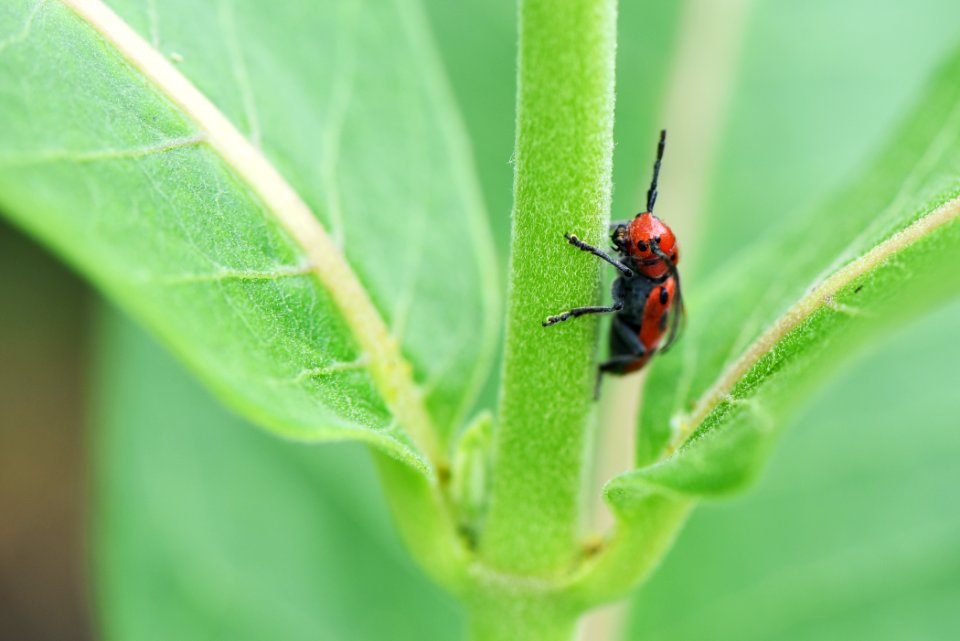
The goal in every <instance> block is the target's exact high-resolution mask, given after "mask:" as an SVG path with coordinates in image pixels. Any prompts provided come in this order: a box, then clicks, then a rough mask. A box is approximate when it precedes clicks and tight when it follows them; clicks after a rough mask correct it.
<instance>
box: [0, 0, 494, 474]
mask: <svg viewBox="0 0 960 641" xmlns="http://www.w3.org/2000/svg"><path fill="white" fill-rule="evenodd" d="M113 11H116V14H118V15H115V14H113ZM131 27H132V29H131ZM134 30H135V31H134ZM7 34H9V35H7ZM0 86H2V87H3V90H2V93H0V118H2V120H3V122H4V125H5V126H4V128H3V132H2V134H0V205H2V207H3V209H4V210H5V211H6V212H7V213H9V214H10V215H11V216H12V217H13V219H14V221H15V222H17V223H18V224H20V225H21V226H23V227H24V228H25V229H27V230H28V231H30V232H31V233H33V234H35V235H37V236H38V237H40V238H41V239H43V240H44V242H46V243H47V244H48V245H50V246H51V247H53V248H54V249H55V250H56V251H57V252H58V253H60V254H61V255H62V256H63V257H64V258H66V259H67V260H68V261H69V262H71V263H72V264H73V265H74V266H75V267H76V268H77V269H79V270H80V271H82V272H83V273H84V274H86V275H87V276H89V277H90V278H91V279H92V280H93V281H94V282H96V283H97V285H98V286H99V287H101V288H102V289H103V290H104V291H105V292H107V293H108V294H109V295H110V296H112V297H113V298H115V299H116V300H118V301H119V302H120V303H121V304H122V305H123V306H124V307H126V308H127V309H129V310H131V311H133V312H134V314H135V315H136V316H137V317H138V318H139V319H140V320H141V321H143V322H144V323H146V324H147V325H148V326H149V327H150V328H151V329H153V330H154V331H155V332H157V333H158V334H159V335H161V336H162V337H163V339H164V340H165V342H167V343H168V344H169V345H170V346H172V347H173V349H174V350H175V351H176V352H177V353H178V354H179V355H180V356H181V357H182V358H184V359H185V360H186V361H187V362H188V363H189V364H190V365H191V367H192V368H193V369H194V370H195V371H197V372H198V373H199V374H200V375H201V376H202V378H204V379H205V381H206V382H207V383H208V384H209V385H211V386H212V387H213V388H214V389H216V390H217V391H218V392H219V393H220V394H221V395H222V396H223V397H224V398H226V399H227V400H228V401H229V402H230V403H231V404H232V405H233V406H234V407H237V408H239V409H240V410H241V411H242V412H243V413H244V414H245V415H246V416H247V417H249V418H252V419H254V420H255V421H257V422H259V423H261V424H264V425H266V426H268V427H270V428H273V429H274V430H276V431H278V432H280V433H284V434H286V435H289V436H293V437H296V438H300V439H305V440H325V439H343V438H355V439H358V440H363V441H368V442H372V443H374V444H376V445H378V446H379V447H381V448H383V449H384V450H386V451H387V452H388V453H390V454H392V455H394V456H397V457H400V458H402V459H404V460H407V461H408V462H411V463H413V464H415V465H418V466H421V467H422V466H424V465H425V463H424V458H423V457H424V451H427V453H428V455H430V456H436V455H437V452H438V451H439V450H440V448H442V447H443V445H442V443H443V442H444V441H445V439H446V437H447V436H448V435H449V434H451V433H452V432H453V430H454V429H456V427H457V426H458V425H459V424H460V423H461V422H462V420H463V417H464V415H465V413H466V412H467V411H468V410H469V408H470V405H471V404H472V400H473V398H474V395H475V392H476V390H477V388H478V386H479V385H480V384H481V383H482V379H483V377H484V376H485V375H486V372H487V367H488V364H489V363H488V362H489V358H490V356H491V353H492V348H493V339H494V335H495V327H496V321H497V316H498V315H497V312H496V308H497V296H496V292H495V290H496V281H495V274H494V273H493V269H492V268H491V267H490V265H491V264H492V245H491V242H490V239H489V230H488V229H487V226H486V222H485V220H484V218H483V210H482V205H481V202H480V197H479V195H478V190H477V187H476V185H475V183H474V177H473V174H472V168H471V163H470V160H469V157H468V152H467V148H466V145H465V143H464V139H463V135H462V132H461V130H460V124H459V122H458V119H457V115H456V113H455V110H454V108H453V106H452V103H451V100H450V98H449V95H448V91H447V89H446V87H445V85H444V82H443V79H442V76H441V73H440V71H439V69H438V66H437V64H436V60H435V59H434V53H433V50H432V48H431V45H430V42H429V38H428V37H427V35H426V31H425V29H424V28H423V20H422V17H421V15H420V11H419V8H418V6H417V5H416V4H415V3H414V2H412V1H409V2H408V1H402V2H386V1H382V2H380V1H372V2H347V1H345V2H334V3H313V4H309V5H304V6H292V5H286V4H281V5H277V6H273V5H270V6H267V5H265V4H263V3H257V2H252V1H237V2H200V3H193V2H185V1H184V2H163V3H159V2H156V3H155V2H147V3H139V2H125V1H123V0H117V1H116V2H113V3H111V7H110V8H107V7H105V6H104V5H101V4H100V3H99V2H94V1H88V0H76V1H73V2H69V3H67V4H64V3H61V2H60V1H57V0H48V1H40V2H23V1H19V0H18V1H16V2H11V3H6V4H5V6H4V8H3V10H0ZM424 408H426V409H424Z"/></svg>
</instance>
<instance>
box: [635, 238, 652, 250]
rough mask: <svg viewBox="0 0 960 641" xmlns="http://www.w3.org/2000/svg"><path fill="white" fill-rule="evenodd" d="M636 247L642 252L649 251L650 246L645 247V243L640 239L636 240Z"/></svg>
mask: <svg viewBox="0 0 960 641" xmlns="http://www.w3.org/2000/svg"><path fill="white" fill-rule="evenodd" d="M637 249H639V250H640V251H642V252H645V251H649V249H650V248H649V247H647V244H646V243H645V242H643V241H642V240H638V241H637Z"/></svg>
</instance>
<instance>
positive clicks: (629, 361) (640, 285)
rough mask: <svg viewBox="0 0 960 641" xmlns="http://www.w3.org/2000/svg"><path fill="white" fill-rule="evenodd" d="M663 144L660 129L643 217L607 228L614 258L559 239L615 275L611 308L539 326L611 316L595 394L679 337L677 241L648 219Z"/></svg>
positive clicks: (580, 311)
mask: <svg viewBox="0 0 960 641" xmlns="http://www.w3.org/2000/svg"><path fill="white" fill-rule="evenodd" d="M666 142H667V132H666V130H665V129H664V130H661V131H660V142H659V143H658V145H657V156H656V160H655V161H654V164H653V179H652V180H651V181H650V189H649V190H648V191H647V209H646V211H644V212H641V213H639V214H637V215H636V216H635V217H634V218H633V220H630V221H623V222H616V223H612V224H611V225H610V231H611V232H612V235H611V237H610V240H611V242H612V243H613V250H614V251H615V252H616V253H617V257H614V256H611V255H610V254H608V253H607V252H605V251H603V250H602V249H599V248H597V247H594V246H592V245H589V244H587V243H585V242H583V241H582V240H580V239H579V238H577V237H576V236H575V235H573V234H564V237H565V238H566V239H567V242H569V243H570V244H571V245H573V246H574V247H577V248H578V249H580V250H582V251H585V252H589V253H591V254H593V255H594V256H597V257H598V258H600V259H602V260H605V261H606V262H608V263H610V264H611V265H613V267H615V268H616V269H617V271H618V272H619V274H620V275H619V276H618V277H617V279H616V280H614V281H613V286H612V288H611V295H612V298H613V301H612V304H611V305H609V306H588V307H575V308H573V309H571V310H569V311H566V312H563V313H562V314H558V315H556V316H550V317H548V318H547V319H546V320H545V321H543V326H544V327H551V326H553V325H556V324H557V323H561V322H563V321H566V320H569V319H571V318H577V317H579V316H585V315H588V314H613V320H612V323H611V329H610V357H609V359H608V360H607V361H605V362H603V363H601V364H600V365H599V366H598V368H597V387H596V392H597V393H599V388H600V381H601V379H602V377H603V375H604V374H616V375H622V374H628V373H630V372H635V371H637V370H639V369H641V368H642V367H643V366H644V365H646V364H647V362H648V361H649V360H650V359H651V358H652V357H653V355H654V354H656V353H658V352H659V353H663V352H666V351H667V350H668V349H669V348H670V347H671V346H672V345H673V344H674V342H675V341H676V340H677V336H678V335H679V332H680V320H681V317H683V315H684V313H685V312H684V308H683V296H682V292H681V289H680V273H679V272H678V271H677V263H678V261H679V258H680V254H679V249H678V247H677V238H676V236H675V235H674V233H673V231H672V230H671V229H670V227H669V226H667V224H666V223H664V222H663V221H662V220H660V219H659V218H657V217H656V216H654V215H653V207H654V205H655V204H656V202H657V180H658V178H659V176H660V163H661V161H662V160H663V152H664V149H665V148H666Z"/></svg>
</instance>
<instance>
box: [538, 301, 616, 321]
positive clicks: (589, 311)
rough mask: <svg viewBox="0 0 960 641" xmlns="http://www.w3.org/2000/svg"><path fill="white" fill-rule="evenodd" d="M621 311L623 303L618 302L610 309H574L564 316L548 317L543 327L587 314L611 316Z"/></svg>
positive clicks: (563, 314) (564, 313)
mask: <svg viewBox="0 0 960 641" xmlns="http://www.w3.org/2000/svg"><path fill="white" fill-rule="evenodd" d="M621 309H623V303H621V302H616V303H614V304H613V305H610V306H609V307H574V308H573V309H571V310H570V311H567V312H563V313H562V314H557V315H556V316H548V317H547V320H545V321H543V326H544V327H550V326H551V325H556V324H557V323H562V322H563V321H565V320H567V319H570V318H577V317H578V316H586V315H587V314H611V313H613V312H619V311H620V310H621Z"/></svg>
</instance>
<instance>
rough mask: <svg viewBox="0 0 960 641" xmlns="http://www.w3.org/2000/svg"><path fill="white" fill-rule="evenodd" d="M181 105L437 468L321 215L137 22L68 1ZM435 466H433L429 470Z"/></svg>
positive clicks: (401, 379)
mask: <svg viewBox="0 0 960 641" xmlns="http://www.w3.org/2000/svg"><path fill="white" fill-rule="evenodd" d="M61 2H62V3H63V4H64V5H65V6H67V7H68V8H69V9H71V10H72V11H73V12H74V13H75V14H76V15H77V16H78V17H79V18H80V19H81V20H83V21H84V22H86V23H87V24H89V25H90V26H91V27H92V28H93V29H94V30H96V31H97V32H98V33H99V34H100V35H101V36H102V37H103V38H104V39H105V40H106V41H107V43H109V44H110V45H112V46H113V47H114V48H115V49H116V51H117V52H118V54H119V55H120V56H122V57H123V58H124V59H125V60H126V61H127V62H128V63H129V64H130V65H131V66H133V67H134V68H135V69H137V70H138V71H139V72H140V73H142V74H143V76H144V77H145V79H146V80H147V81H148V82H149V83H150V84H151V85H153V86H154V87H155V88H156V89H157V90H158V91H159V92H160V93H162V94H163V95H164V96H165V97H166V98H167V99H169V100H170V101H171V102H172V103H173V104H174V105H175V106H176V107H178V108H179V109H180V110H182V112H183V113H184V115H185V116H186V117H188V118H189V119H190V120H191V121H192V122H193V124H194V125H195V126H196V128H197V130H198V131H200V132H201V136H202V138H203V140H202V144H207V145H209V146H210V147H211V148H212V149H213V150H214V151H215V152H216V153H217V154H218V155H219V156H220V157H221V158H222V159H223V161H224V162H225V163H226V164H227V166H229V167H230V168H231V169H232V170H233V171H234V172H236V174H237V176H238V178H239V179H240V180H242V181H243V182H244V183H246V185H247V186H248V187H250V189H251V190H252V191H253V193H255V194H256V195H257V196H258V197H259V198H260V199H261V200H262V203H263V205H264V207H265V209H266V210H268V211H269V212H271V213H272V214H273V215H274V216H275V217H276V219H277V222H278V223H279V224H280V226H281V227H282V228H283V229H284V230H285V231H286V232H287V233H288V234H289V236H290V238H291V240H292V241H293V242H294V243H296V244H297V245H298V247H299V248H300V249H301V250H302V251H303V253H304V255H305V256H307V258H308V260H309V263H310V271H311V273H312V274H313V275H314V276H315V277H316V278H317V279H318V280H319V281H320V283H321V284H322V285H323V287H324V288H325V289H326V290H327V291H328V292H329V293H330V296H331V298H332V299H333V301H334V303H335V305H336V306H337V308H338V309H339V311H340V313H341V314H342V315H343V317H344V319H345V320H346V322H347V325H348V326H349V327H350V328H351V330H352V332H353V335H354V337H355V339H356V340H357V342H358V343H359V346H360V348H361V350H362V351H363V353H365V354H367V356H368V358H369V371H370V374H371V376H372V378H373V380H374V384H375V385H376V387H377V389H378V390H379V392H380V394H381V395H382V397H383V399H384V401H385V402H386V403H387V405H388V406H389V407H390V408H391V410H392V411H393V413H394V414H395V415H396V417H397V419H398V422H399V423H400V424H401V425H402V426H403V427H404V429H405V430H406V431H407V433H408V434H409V435H410V438H411V439H412V440H413V442H414V444H415V445H416V446H417V447H418V448H419V449H420V450H421V452H423V454H424V455H425V456H426V459H427V461H428V462H431V463H432V464H433V465H432V469H433V470H435V469H437V466H438V465H439V464H440V463H441V462H442V458H441V457H442V454H441V450H440V446H439V443H438V441H437V436H436V434H437V432H436V430H435V429H434V425H433V423H432V419H431V417H430V415H429V413H428V412H427V410H426V407H425V406H424V404H423V394H422V393H421V391H420V390H419V388H418V386H417V385H416V383H415V382H414V381H413V378H412V368H411V366H410V364H409V363H408V362H407V361H406V360H405V359H404V358H403V356H402V354H401V352H400V347H399V343H398V341H396V340H395V339H393V338H392V337H391V335H390V332H389V330H388V328H387V326H386V323H384V321H383V319H382V318H381V317H380V315H379V313H378V312H377V310H376V307H375V306H374V305H373V301H372V300H371V299H370V296H369V294H368V293H367V291H366V289H365V288H364V287H363V285H362V283H361V282H360V280H359V278H358V277H357V275H356V273H355V272H354V271H353V269H352V268H351V267H350V265H349V263H348V262H347V261H346V259H345V257H344V255H343V254H342V252H341V251H340V249H339V248H338V247H337V246H336V245H335V244H334V242H333V241H332V240H331V239H330V237H329V236H328V235H327V233H326V231H325V230H324V229H323V227H322V226H321V224H320V222H319V220H318V219H317V217H316V216H315V215H314V214H313V212H311V210H310V208H309V207H308V206H307V204H306V203H305V202H304V201H303V199H302V198H301V197H300V195H299V194H298V193H297V192H296V191H295V190H294V189H293V187H291V186H290V184H289V183H288V182H287V181H286V180H285V179H284V178H283V176H281V175H280V173H279V171H277V169H276V168H275V167H274V166H273V165H272V164H271V163H270V161H268V160H267V159H266V157H265V156H264V155H263V154H262V153H261V152H260V151H259V150H258V149H257V148H256V147H254V146H253V145H252V144H251V143H250V142H249V141H248V140H247V139H246V138H244V136H243V135H242V134H241V133H240V132H239V131H238V130H237V128H236V127H235V126H234V125H233V124H232V123H231V122H230V121H229V120H228V119H227V117H226V116H225V115H224V114H223V113H222V112H221V111H220V110H219V109H218V108H217V107H216V106H214V104H213V103H212V102H211V101H210V100H209V99H208V98H207V97H206V96H205V95H204V94H203V93H202V92H201V91H200V90H199V89H197V87H196V86H194V85H193V83H192V82H190V80H188V79H187V78H186V77H185V76H184V75H183V74H182V73H180V71H178V70H177V69H176V68H175V67H174V66H173V65H172V64H171V63H170V62H168V61H167V60H166V58H164V56H163V55H162V54H161V53H160V52H159V51H157V50H156V49H155V48H154V47H152V46H151V45H150V44H149V43H148V42H147V41H146V40H145V39H143V38H142V37H141V36H140V35H139V34H138V33H137V32H136V31H135V30H134V29H133V28H132V27H131V26H130V25H128V24H127V23H126V22H125V21H124V20H123V19H122V18H120V17H119V16H118V15H117V14H116V13H114V12H113V10H111V9H110V8H109V7H108V6H107V5H105V4H104V3H103V2H101V1H100V0H61ZM429 471H430V472H432V470H429Z"/></svg>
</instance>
